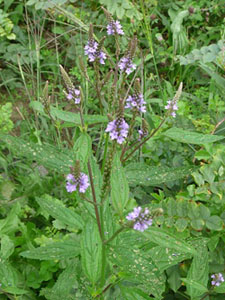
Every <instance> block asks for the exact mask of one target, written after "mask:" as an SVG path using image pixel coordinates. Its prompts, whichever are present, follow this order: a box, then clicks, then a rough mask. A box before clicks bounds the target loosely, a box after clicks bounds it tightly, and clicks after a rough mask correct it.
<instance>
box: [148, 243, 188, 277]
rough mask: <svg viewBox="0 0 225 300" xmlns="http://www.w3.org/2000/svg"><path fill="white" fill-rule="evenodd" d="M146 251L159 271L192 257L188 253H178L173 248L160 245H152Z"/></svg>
mask: <svg viewBox="0 0 225 300" xmlns="http://www.w3.org/2000/svg"><path fill="white" fill-rule="evenodd" d="M148 253H149V254H150V256H151V257H152V259H153V261H154V263H155V264H156V266H157V267H158V268H159V270H160V271H164V270H166V269H168V268H170V267H172V266H174V265H177V264H178V263H179V262H182V261H184V260H186V259H190V258H191V257H192V255H191V254H189V253H187V254H186V253H185V254H184V253H179V252H178V251H175V250H174V249H170V248H165V247H162V246H157V247H153V248H152V249H151V250H149V251H148Z"/></svg>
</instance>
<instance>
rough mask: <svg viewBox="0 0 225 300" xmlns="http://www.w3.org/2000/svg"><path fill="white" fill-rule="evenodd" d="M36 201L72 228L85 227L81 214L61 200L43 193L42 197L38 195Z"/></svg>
mask: <svg viewBox="0 0 225 300" xmlns="http://www.w3.org/2000/svg"><path fill="white" fill-rule="evenodd" d="M36 201H37V202H38V204H39V205H40V206H41V208H42V209H44V210H45V211H46V212H47V213H48V214H49V215H50V216H52V217H53V218H55V219H57V220H59V221H61V222H62V223H63V224H65V225H68V226H69V227H71V228H78V229H82V228H83V225H84V222H83V220H82V218H81V216H80V215H78V214H77V213H75V212H74V211H73V210H71V209H69V208H67V207H65V206H64V205H63V203H62V202H61V201H60V200H58V199H55V198H53V197H52V196H50V195H43V196H42V197H41V198H38V197H36Z"/></svg>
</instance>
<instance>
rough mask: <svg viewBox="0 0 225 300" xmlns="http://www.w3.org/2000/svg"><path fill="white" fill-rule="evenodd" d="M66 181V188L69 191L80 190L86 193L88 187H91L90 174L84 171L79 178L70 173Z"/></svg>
mask: <svg viewBox="0 0 225 300" xmlns="http://www.w3.org/2000/svg"><path fill="white" fill-rule="evenodd" d="M66 179H67V183H66V190H67V192H69V193H72V192H74V191H76V190H78V191H79V192H80V193H85V191H86V189H87V188H88V187H89V185H90V184H89V182H88V176H87V175H86V174H84V173H80V175H79V177H78V178H75V177H74V175H72V174H68V175H67V177H66Z"/></svg>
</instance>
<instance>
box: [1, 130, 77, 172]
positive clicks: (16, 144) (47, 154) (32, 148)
mask: <svg viewBox="0 0 225 300" xmlns="http://www.w3.org/2000/svg"><path fill="white" fill-rule="evenodd" d="M0 139H1V141H2V142H4V143H5V144H6V145H7V147H8V148H9V149H10V150H11V151H12V152H13V153H14V154H15V157H26V158H28V159H30V160H32V161H33V160H35V161H36V162H38V163H39V164H40V165H43V166H44V167H46V168H48V169H51V170H54V171H57V172H59V173H61V174H67V173H69V172H70V166H72V165H73V159H71V158H73V153H72V151H70V150H67V149H59V148H57V147H54V146H52V145H49V144H43V145H38V144H35V143H32V142H27V141H25V140H24V139H22V138H20V137H19V138H18V137H13V136H10V135H3V134H0Z"/></svg>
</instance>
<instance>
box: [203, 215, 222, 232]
mask: <svg viewBox="0 0 225 300" xmlns="http://www.w3.org/2000/svg"><path fill="white" fill-rule="evenodd" d="M206 227H207V228H208V229H210V230H222V229H223V221H222V219H221V218H220V217H218V216H210V217H209V218H208V219H206Z"/></svg>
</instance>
